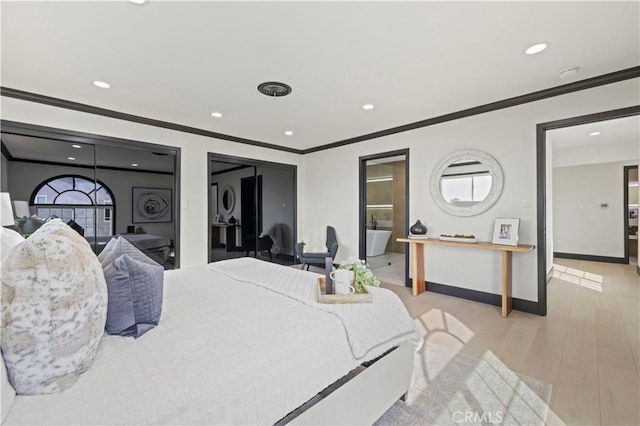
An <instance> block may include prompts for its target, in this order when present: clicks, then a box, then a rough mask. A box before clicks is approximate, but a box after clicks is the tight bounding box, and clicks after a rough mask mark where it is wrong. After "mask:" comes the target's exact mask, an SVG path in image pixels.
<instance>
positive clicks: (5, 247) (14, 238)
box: [0, 226, 24, 259]
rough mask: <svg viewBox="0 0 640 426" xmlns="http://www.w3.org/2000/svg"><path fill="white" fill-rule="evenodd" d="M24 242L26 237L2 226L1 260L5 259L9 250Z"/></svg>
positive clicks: (0, 236) (0, 240)
mask: <svg viewBox="0 0 640 426" xmlns="http://www.w3.org/2000/svg"><path fill="white" fill-rule="evenodd" d="M23 241H24V237H23V236H22V235H20V234H19V233H17V232H16V231H14V230H13V229H7V228H5V227H2V226H0V259H3V258H4V257H5V256H6V255H7V254H9V250H10V249H11V248H12V247H14V246H16V245H18V244H20V243H21V242H23Z"/></svg>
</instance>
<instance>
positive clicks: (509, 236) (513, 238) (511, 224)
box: [491, 218, 520, 246]
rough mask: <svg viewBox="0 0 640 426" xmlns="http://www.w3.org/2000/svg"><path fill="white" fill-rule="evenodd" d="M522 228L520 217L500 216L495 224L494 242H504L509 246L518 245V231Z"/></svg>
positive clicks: (492, 239) (492, 240)
mask: <svg viewBox="0 0 640 426" xmlns="http://www.w3.org/2000/svg"><path fill="white" fill-rule="evenodd" d="M519 230H520V219H519V218H514V219H505V218H498V219H496V220H495V223H494V225H493V238H491V242H492V243H493V244H503V245H507V246H517V245H518V232H519Z"/></svg>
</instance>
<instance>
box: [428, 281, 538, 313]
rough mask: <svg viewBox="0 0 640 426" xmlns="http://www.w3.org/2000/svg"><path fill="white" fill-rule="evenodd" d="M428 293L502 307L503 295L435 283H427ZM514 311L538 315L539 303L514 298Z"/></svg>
mask: <svg viewBox="0 0 640 426" xmlns="http://www.w3.org/2000/svg"><path fill="white" fill-rule="evenodd" d="M425 284H426V288H427V291H430V292H432V293H438V294H445V295H447V296H454V297H459V298H460V299H466V300H472V301H474V302H480V303H486V304H487V305H493V306H502V295H500V294H494V293H487V292H484V291H478V290H471V289H468V288H462V287H455V286H452V285H446V284H440V283H434V282H431V281H427V282H426V283H425ZM511 301H512V307H513V309H515V310H517V311H521V312H526V313H529V314H536V315H538V302H532V301H530V300H524V299H518V298H517V297H513V298H512V299H511Z"/></svg>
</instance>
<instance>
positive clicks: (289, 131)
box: [284, 130, 293, 136]
mask: <svg viewBox="0 0 640 426" xmlns="http://www.w3.org/2000/svg"><path fill="white" fill-rule="evenodd" d="M284 134H285V135H287V136H291V135H293V132H292V131H291V130H287V131H286V132H284Z"/></svg>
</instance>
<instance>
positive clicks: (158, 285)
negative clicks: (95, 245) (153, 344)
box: [102, 238, 164, 338]
mask: <svg viewBox="0 0 640 426" xmlns="http://www.w3.org/2000/svg"><path fill="white" fill-rule="evenodd" d="M119 240H122V241H124V243H119V241H118V242H116V245H115V247H114V248H112V250H110V251H109V253H108V255H107V256H106V257H105V258H104V259H103V263H102V264H103V272H104V276H105V279H106V281H107V292H108V297H109V303H108V306H107V323H106V325H105V329H106V331H107V333H109V334H116V335H120V336H133V337H135V338H138V337H140V336H142V335H143V334H144V333H146V332H147V331H149V330H151V329H152V328H153V327H155V326H156V325H158V322H159V321H160V315H161V313H162V290H163V283H164V268H163V267H162V266H160V265H158V264H157V263H155V262H154V261H152V260H151V259H149V258H148V257H147V256H146V255H145V254H144V253H142V252H141V251H140V250H138V249H137V248H135V247H134V246H133V245H131V244H130V243H129V242H128V241H126V240H125V239H124V238H120V239H119ZM122 251H125V252H126V253H124V254H120V255H118V257H116V258H115V259H113V257H114V256H115V255H117V253H118V252H122ZM111 259H113V261H111V262H109V261H110V260H111Z"/></svg>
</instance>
